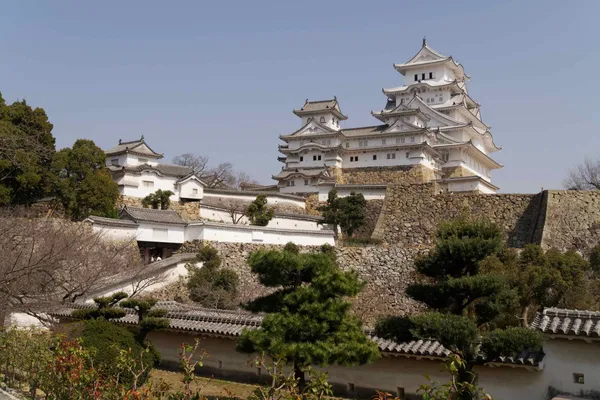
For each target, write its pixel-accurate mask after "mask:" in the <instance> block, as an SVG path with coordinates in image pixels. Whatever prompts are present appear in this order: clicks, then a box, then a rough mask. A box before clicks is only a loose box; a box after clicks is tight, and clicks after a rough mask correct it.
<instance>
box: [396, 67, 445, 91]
mask: <svg viewBox="0 0 600 400" xmlns="http://www.w3.org/2000/svg"><path fill="white" fill-rule="evenodd" d="M430 72H433V73H434V75H433V79H429V73H430ZM423 73H425V80H424V82H440V81H444V80H446V81H452V80H454V74H453V73H452V71H451V70H449V69H447V68H445V67H444V66H443V65H430V66H423V67H420V68H414V69H409V70H408V71H406V75H405V76H404V85H406V86H409V85H412V84H415V83H418V82H417V81H415V74H418V75H419V79H421V80H422V75H421V74H423ZM422 81H423V80H422Z"/></svg>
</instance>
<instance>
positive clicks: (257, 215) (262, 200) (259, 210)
mask: <svg viewBox="0 0 600 400" xmlns="http://www.w3.org/2000/svg"><path fill="white" fill-rule="evenodd" d="M273 215H275V210H273V208H271V207H268V206H267V196H265V195H264V194H260V195H258V196H256V199H255V200H254V201H253V202H252V203H250V205H248V208H247V209H246V216H247V217H248V219H250V223H251V224H252V225H258V226H267V225H268V224H269V221H270V220H271V219H273Z"/></svg>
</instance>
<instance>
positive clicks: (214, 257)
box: [187, 245, 239, 310]
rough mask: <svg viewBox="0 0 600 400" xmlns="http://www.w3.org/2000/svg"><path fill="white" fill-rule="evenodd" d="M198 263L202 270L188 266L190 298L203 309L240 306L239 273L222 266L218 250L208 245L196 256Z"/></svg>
mask: <svg viewBox="0 0 600 400" xmlns="http://www.w3.org/2000/svg"><path fill="white" fill-rule="evenodd" d="M196 261H197V262H201V263H202V268H200V269H198V268H196V267H195V266H192V265H188V266H187V268H188V271H189V277H188V281H187V288H188V291H189V294H190V298H191V299H192V300H193V301H195V302H196V303H198V304H200V305H202V306H203V307H208V308H216V309H225V310H227V309H233V308H235V307H236V306H237V305H238V300H237V296H238V282H239V278H238V275H237V273H236V272H235V271H234V270H232V269H228V268H219V267H220V266H221V257H220V256H219V253H218V252H217V250H216V249H215V248H213V247H210V246H208V245H204V246H202V248H201V249H200V251H199V252H198V254H197V255H196Z"/></svg>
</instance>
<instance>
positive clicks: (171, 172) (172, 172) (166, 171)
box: [124, 164, 193, 178]
mask: <svg viewBox="0 0 600 400" xmlns="http://www.w3.org/2000/svg"><path fill="white" fill-rule="evenodd" d="M149 169H150V170H154V171H158V172H159V173H161V174H162V175H168V176H174V177H177V178H183V177H186V176H188V175H190V174H191V173H192V172H193V171H192V169H191V168H190V167H184V166H182V165H170V164H157V165H150V164H141V165H136V166H126V167H124V170H125V171H131V172H142V171H145V170H149Z"/></svg>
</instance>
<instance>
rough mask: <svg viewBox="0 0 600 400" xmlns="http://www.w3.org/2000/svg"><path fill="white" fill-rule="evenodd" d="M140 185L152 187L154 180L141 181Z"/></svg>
mask: <svg viewBox="0 0 600 400" xmlns="http://www.w3.org/2000/svg"><path fill="white" fill-rule="evenodd" d="M142 185H143V186H144V187H147V188H152V187H154V182H152V181H142Z"/></svg>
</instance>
